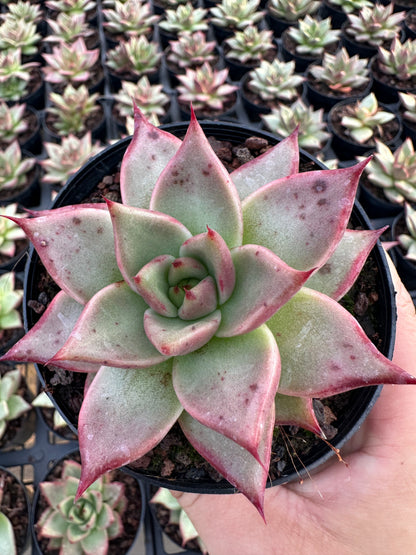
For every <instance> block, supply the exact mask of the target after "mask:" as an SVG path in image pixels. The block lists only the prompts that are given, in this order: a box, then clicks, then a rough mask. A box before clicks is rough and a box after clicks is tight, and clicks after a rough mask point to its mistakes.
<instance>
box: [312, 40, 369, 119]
mask: <svg viewBox="0 0 416 555" xmlns="http://www.w3.org/2000/svg"><path fill="white" fill-rule="evenodd" d="M305 82H306V96H307V99H308V100H309V102H310V103H311V104H312V105H313V106H314V107H315V108H324V109H325V110H329V109H330V108H332V106H333V105H334V104H336V103H337V102H339V101H341V100H347V99H356V98H363V97H364V96H367V95H368V93H369V92H370V89H371V85H372V78H371V75H370V73H369V69H368V60H367V59H365V58H359V57H358V56H357V55H354V56H351V57H350V56H349V55H348V52H347V50H346V49H345V48H344V47H342V48H340V49H339V50H338V51H337V52H336V53H335V54H330V53H329V52H326V53H325V54H324V56H323V59H322V63H321V64H319V63H313V64H311V65H310V66H309V67H308V68H307V70H306V81H305Z"/></svg>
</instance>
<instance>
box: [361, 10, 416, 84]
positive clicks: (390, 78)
mask: <svg viewBox="0 0 416 555" xmlns="http://www.w3.org/2000/svg"><path fill="white" fill-rule="evenodd" d="M415 19H416V16H415ZM371 71H372V73H373V75H374V77H375V78H376V79H378V80H379V81H381V82H382V83H385V84H386V85H389V86H390V87H393V88H395V89H399V90H403V91H413V90H414V89H416V76H413V77H412V78H411V79H400V78H399V77H397V75H390V74H388V73H384V72H383V71H381V69H380V66H379V64H378V63H377V59H376V60H375V61H374V62H373V63H372V64H371Z"/></svg>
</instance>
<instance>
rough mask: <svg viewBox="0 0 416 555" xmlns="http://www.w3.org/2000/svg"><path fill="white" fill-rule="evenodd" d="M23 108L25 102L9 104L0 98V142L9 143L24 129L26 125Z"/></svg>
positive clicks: (24, 107)
mask: <svg viewBox="0 0 416 555" xmlns="http://www.w3.org/2000/svg"><path fill="white" fill-rule="evenodd" d="M25 110H26V104H14V105H12V106H9V105H8V104H7V102H5V101H4V100H0V122H1V125H0V143H11V142H12V141H14V140H16V139H17V138H18V137H19V135H20V134H21V133H24V132H25V131H26V129H27V127H28V125H27V122H26V121H25V120H24V118H23V116H24V113H25Z"/></svg>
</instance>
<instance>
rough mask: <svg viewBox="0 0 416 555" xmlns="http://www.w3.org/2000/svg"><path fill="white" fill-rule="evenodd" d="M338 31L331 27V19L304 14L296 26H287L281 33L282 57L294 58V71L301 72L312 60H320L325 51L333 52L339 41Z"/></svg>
mask: <svg viewBox="0 0 416 555" xmlns="http://www.w3.org/2000/svg"><path fill="white" fill-rule="evenodd" d="M339 36H340V31H339V29H333V28H332V26H331V19H330V18H329V17H327V18H326V19H318V18H317V17H312V16H311V15H306V16H305V17H304V18H303V19H300V20H299V22H298V26H297V27H289V28H288V29H286V30H285V31H283V33H282V43H281V51H282V55H283V58H284V59H285V60H286V61H288V60H295V64H296V66H295V67H296V71H298V72H303V71H305V69H306V68H307V66H308V65H309V64H311V63H312V62H315V61H318V60H321V58H322V56H323V55H324V53H325V52H334V51H335V50H336V49H337V47H338V43H339Z"/></svg>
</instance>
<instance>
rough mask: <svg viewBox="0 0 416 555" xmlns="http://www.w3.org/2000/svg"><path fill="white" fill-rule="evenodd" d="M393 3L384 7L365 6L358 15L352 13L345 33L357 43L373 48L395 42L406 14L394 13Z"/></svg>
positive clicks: (378, 4)
mask: <svg viewBox="0 0 416 555" xmlns="http://www.w3.org/2000/svg"><path fill="white" fill-rule="evenodd" d="M393 9H394V5H393V3H391V4H387V5H386V6H383V4H381V3H376V4H372V5H371V6H370V7H368V6H364V7H363V8H361V10H360V11H359V12H358V14H353V13H350V14H348V15H347V17H348V25H347V26H346V28H345V32H346V33H347V34H348V35H350V36H351V37H352V38H353V40H355V41H356V42H365V43H367V44H370V45H371V46H380V45H382V44H383V43H385V42H386V41H391V40H393V39H394V38H395V37H396V36H397V35H398V34H399V31H400V23H401V22H402V21H403V19H404V17H405V12H394V13H393Z"/></svg>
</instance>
